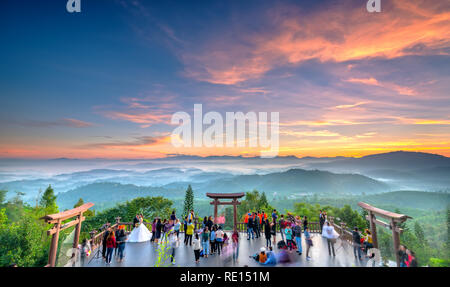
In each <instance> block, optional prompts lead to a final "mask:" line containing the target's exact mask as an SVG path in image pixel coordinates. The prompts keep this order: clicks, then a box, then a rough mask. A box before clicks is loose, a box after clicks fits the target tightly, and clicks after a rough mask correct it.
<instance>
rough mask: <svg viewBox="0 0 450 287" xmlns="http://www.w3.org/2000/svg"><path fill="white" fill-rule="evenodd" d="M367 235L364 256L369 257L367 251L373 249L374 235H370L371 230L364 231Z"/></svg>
mask: <svg viewBox="0 0 450 287" xmlns="http://www.w3.org/2000/svg"><path fill="white" fill-rule="evenodd" d="M364 232H365V233H366V235H365V236H364V254H366V256H367V251H368V250H369V249H370V248H373V239H372V233H370V230H369V229H366V230H365V231H364Z"/></svg>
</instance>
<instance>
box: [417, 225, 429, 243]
mask: <svg viewBox="0 0 450 287" xmlns="http://www.w3.org/2000/svg"><path fill="white" fill-rule="evenodd" d="M414 233H415V235H416V238H417V241H418V243H419V245H420V246H424V245H428V242H427V240H426V238H425V233H424V232H423V229H422V226H420V224H419V222H418V221H416V222H415V223H414Z"/></svg>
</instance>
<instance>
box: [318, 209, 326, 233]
mask: <svg viewBox="0 0 450 287" xmlns="http://www.w3.org/2000/svg"><path fill="white" fill-rule="evenodd" d="M319 224H320V232H322V230H323V225H324V224H325V216H324V214H323V212H322V210H321V211H320V213H319Z"/></svg>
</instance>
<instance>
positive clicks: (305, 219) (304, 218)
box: [303, 215, 308, 230]
mask: <svg viewBox="0 0 450 287" xmlns="http://www.w3.org/2000/svg"><path fill="white" fill-rule="evenodd" d="M306 228H308V217H306V215H305V216H303V230H305V229H306Z"/></svg>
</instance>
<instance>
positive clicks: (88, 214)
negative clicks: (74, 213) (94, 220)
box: [73, 198, 95, 217]
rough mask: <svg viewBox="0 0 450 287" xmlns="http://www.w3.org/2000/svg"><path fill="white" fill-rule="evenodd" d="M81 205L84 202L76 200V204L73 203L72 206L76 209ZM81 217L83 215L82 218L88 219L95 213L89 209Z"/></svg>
mask: <svg viewBox="0 0 450 287" xmlns="http://www.w3.org/2000/svg"><path fill="white" fill-rule="evenodd" d="M83 204H84V200H83V199H82V198H80V199H79V200H78V202H77V203H75V205H74V206H73V208H77V207H79V206H82V205H83ZM83 215H84V216H87V217H90V216H94V215H95V212H94V211H92V210H90V209H88V210H86V211H85V212H84V213H83Z"/></svg>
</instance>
